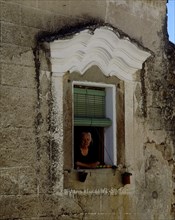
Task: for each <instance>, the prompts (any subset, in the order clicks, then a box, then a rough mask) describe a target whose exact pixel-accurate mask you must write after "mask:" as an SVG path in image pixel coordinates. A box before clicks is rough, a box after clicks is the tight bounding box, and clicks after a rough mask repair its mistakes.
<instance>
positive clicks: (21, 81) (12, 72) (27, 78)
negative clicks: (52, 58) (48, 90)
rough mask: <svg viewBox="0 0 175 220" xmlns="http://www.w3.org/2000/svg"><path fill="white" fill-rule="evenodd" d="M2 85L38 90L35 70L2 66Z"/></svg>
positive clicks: (7, 65)
mask: <svg viewBox="0 0 175 220" xmlns="http://www.w3.org/2000/svg"><path fill="white" fill-rule="evenodd" d="M1 83H2V84H4V85H8V86H17V87H26V88H36V81H35V68H34V67H26V66H21V65H9V64H2V66H1Z"/></svg>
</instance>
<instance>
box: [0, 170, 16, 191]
mask: <svg viewBox="0 0 175 220" xmlns="http://www.w3.org/2000/svg"><path fill="white" fill-rule="evenodd" d="M0 183H1V184H0V195H17V194H18V193H19V186H18V169H0Z"/></svg>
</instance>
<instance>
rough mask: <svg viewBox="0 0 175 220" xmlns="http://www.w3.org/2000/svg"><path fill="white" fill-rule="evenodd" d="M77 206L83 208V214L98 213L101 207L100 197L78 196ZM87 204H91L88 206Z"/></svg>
mask: <svg viewBox="0 0 175 220" xmlns="http://www.w3.org/2000/svg"><path fill="white" fill-rule="evenodd" d="M78 204H79V205H80V207H83V211H84V213H99V212H100V205H101V196H100V195H86V196H78ZM88 204H91V205H90V206H89V205H88Z"/></svg>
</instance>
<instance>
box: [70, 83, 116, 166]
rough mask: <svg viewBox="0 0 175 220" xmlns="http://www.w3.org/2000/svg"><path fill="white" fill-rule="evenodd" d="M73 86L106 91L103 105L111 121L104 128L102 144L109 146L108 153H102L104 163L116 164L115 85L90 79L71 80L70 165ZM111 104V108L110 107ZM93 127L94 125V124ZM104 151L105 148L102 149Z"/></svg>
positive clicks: (73, 150) (73, 149)
mask: <svg viewBox="0 0 175 220" xmlns="http://www.w3.org/2000/svg"><path fill="white" fill-rule="evenodd" d="M74 86H88V87H96V88H104V89H105V91H106V97H105V107H106V117H107V118H110V119H111V121H112V122H113V123H112V125H111V126H109V127H105V128H104V145H105V146H109V147H108V148H107V149H108V154H107V153H104V162H105V164H111V162H110V161H109V160H111V161H112V165H113V166H117V103H116V92H117V90H116V85H114V84H107V83H99V82H90V81H72V167H74V152H75V148H74V96H73V94H74ZM111 106H112V108H111ZM94 127H95V126H94ZM104 152H105V150H104Z"/></svg>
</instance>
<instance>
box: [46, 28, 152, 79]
mask: <svg viewBox="0 0 175 220" xmlns="http://www.w3.org/2000/svg"><path fill="white" fill-rule="evenodd" d="M50 47H51V63H52V71H53V72H55V73H57V74H63V73H65V72H66V71H69V72H74V71H78V72H80V73H81V74H83V73H85V72H86V70H88V69H89V68H90V67H91V66H93V65H96V66H98V67H99V68H100V69H101V71H102V72H103V73H104V74H105V75H106V76H117V77H118V78H119V79H121V80H124V81H128V80H129V81H133V80H134V79H135V73H136V71H137V70H139V69H141V68H142V64H143V62H144V61H145V60H146V59H147V58H148V57H149V56H150V55H151V54H150V53H149V52H147V51H144V50H141V49H140V48H139V47H138V46H136V45H135V44H133V43H131V41H130V40H129V39H128V38H123V39H120V38H119V37H118V36H117V33H115V32H114V31H113V30H112V29H111V28H109V27H100V28H97V29H95V31H94V32H92V31H90V30H89V29H86V30H84V31H81V32H79V33H77V34H75V35H74V36H72V38H66V39H59V40H55V41H54V42H51V43H50Z"/></svg>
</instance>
